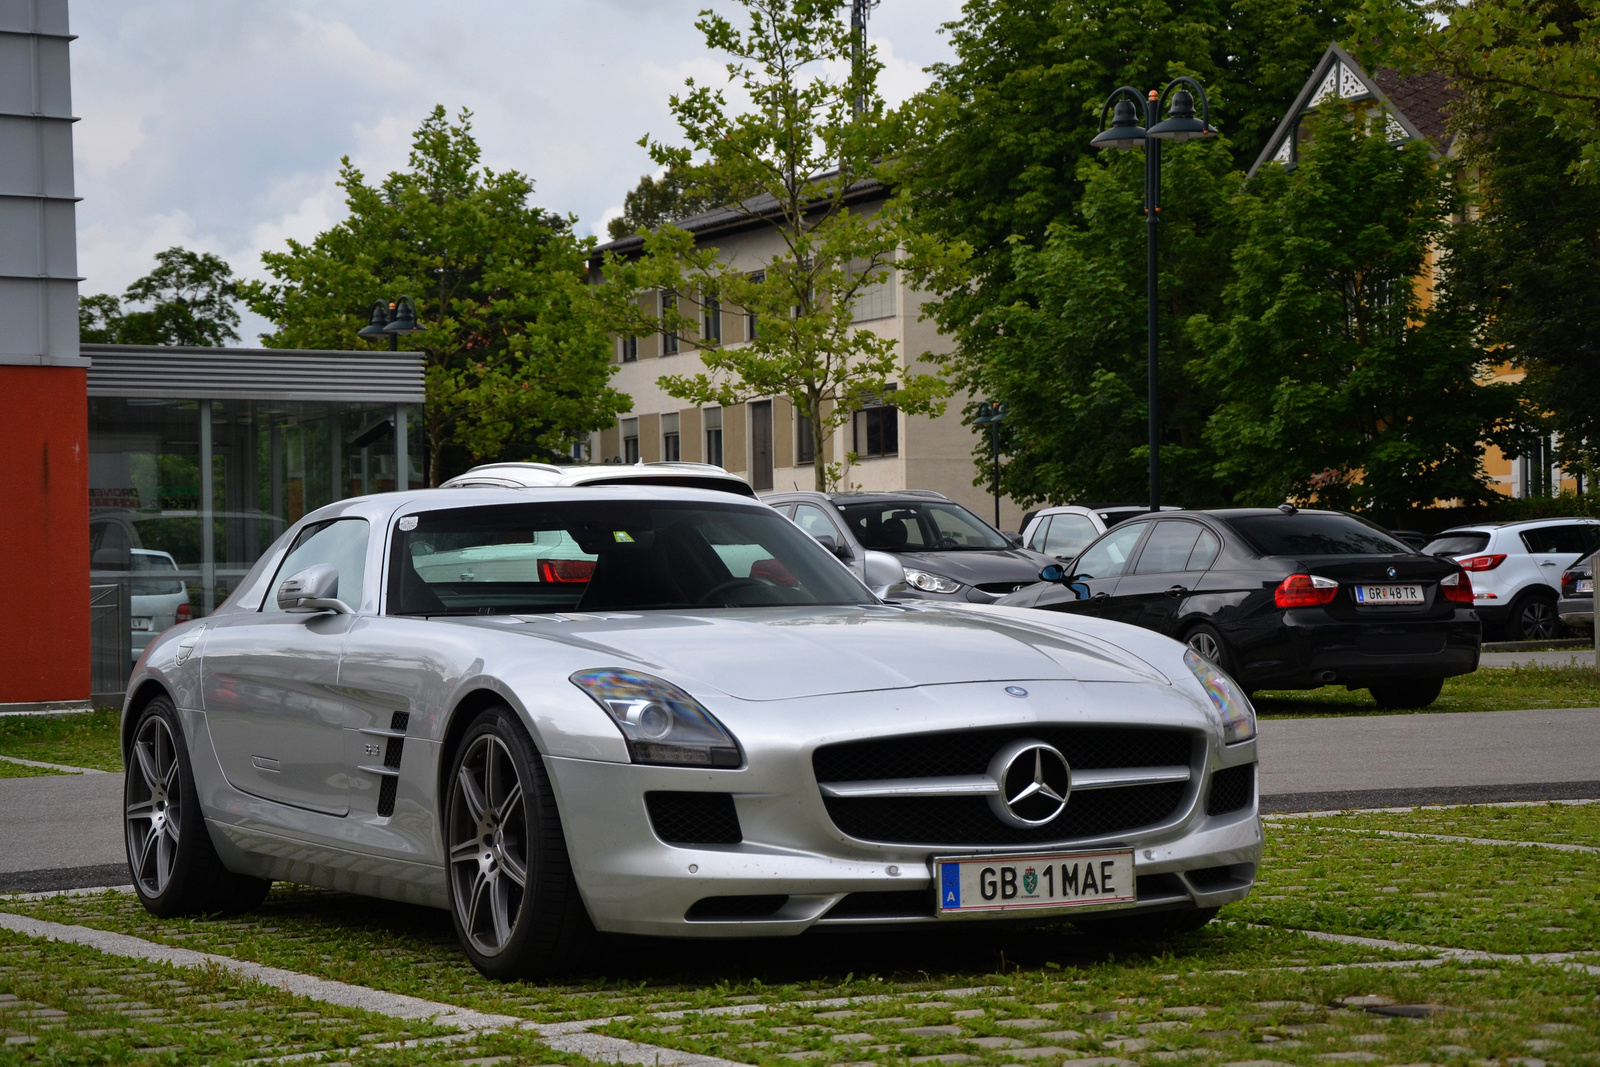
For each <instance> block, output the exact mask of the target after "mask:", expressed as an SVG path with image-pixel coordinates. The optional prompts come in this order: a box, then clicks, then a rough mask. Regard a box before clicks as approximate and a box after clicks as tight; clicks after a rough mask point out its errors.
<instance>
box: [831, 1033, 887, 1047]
mask: <svg viewBox="0 0 1600 1067" xmlns="http://www.w3.org/2000/svg"><path fill="white" fill-rule="evenodd" d="M833 1039H834V1040H835V1041H843V1042H845V1043H847V1044H851V1045H859V1044H862V1043H863V1042H867V1041H876V1040H878V1035H877V1034H834V1035H833Z"/></svg>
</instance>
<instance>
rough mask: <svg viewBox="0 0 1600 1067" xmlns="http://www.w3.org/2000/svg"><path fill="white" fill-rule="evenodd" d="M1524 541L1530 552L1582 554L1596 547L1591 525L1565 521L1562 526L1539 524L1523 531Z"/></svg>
mask: <svg viewBox="0 0 1600 1067" xmlns="http://www.w3.org/2000/svg"><path fill="white" fill-rule="evenodd" d="M1522 543H1523V544H1524V545H1526V546H1527V549H1528V551H1529V552H1535V553H1540V554H1545V553H1553V554H1557V555H1559V554H1563V553H1565V554H1567V555H1573V554H1581V553H1584V552H1588V551H1590V550H1591V549H1593V548H1594V544H1593V539H1592V537H1591V534H1590V527H1588V526H1585V525H1583V524H1581V523H1573V522H1569V523H1563V524H1562V525H1560V526H1537V527H1535V528H1533V529H1532V530H1523V531H1522Z"/></svg>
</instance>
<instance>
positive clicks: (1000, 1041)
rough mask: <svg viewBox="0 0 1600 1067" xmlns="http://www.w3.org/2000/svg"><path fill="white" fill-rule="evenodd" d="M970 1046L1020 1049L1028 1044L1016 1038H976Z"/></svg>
mask: <svg viewBox="0 0 1600 1067" xmlns="http://www.w3.org/2000/svg"><path fill="white" fill-rule="evenodd" d="M968 1044H972V1045H977V1046H978V1047H979V1048H1019V1047H1021V1046H1022V1045H1026V1044H1027V1042H1026V1041H1021V1040H1018V1039H1017V1038H1014V1037H975V1038H972V1039H971V1040H970V1041H969V1042H968Z"/></svg>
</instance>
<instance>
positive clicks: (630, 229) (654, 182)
mask: <svg viewBox="0 0 1600 1067" xmlns="http://www.w3.org/2000/svg"><path fill="white" fill-rule="evenodd" d="M725 199H726V198H725V197H719V196H712V195H708V194H705V193H702V192H690V191H689V188H688V178H687V177H686V175H685V173H684V169H683V168H682V167H678V166H669V167H667V169H666V170H664V171H662V173H661V177H659V178H653V177H651V176H650V175H648V174H646V175H644V176H643V177H641V178H640V179H639V184H638V185H636V186H634V187H633V189H632V190H630V191H629V193H628V195H627V196H625V197H623V200H622V214H621V215H620V216H618V217H617V218H614V219H612V220H611V221H610V222H608V223H606V232H607V233H608V234H610V235H611V239H612V240H613V241H620V240H621V239H622V238H624V237H632V236H633V235H634V234H636V233H639V232H640V231H641V230H643V231H649V230H653V229H655V228H656V227H657V226H660V225H661V224H662V223H664V222H680V221H682V220H683V219H686V218H688V217H689V216H690V215H698V214H700V213H701V212H702V211H710V210H711V209H712V208H714V207H719V206H721V205H722V204H723V203H724V201H725Z"/></svg>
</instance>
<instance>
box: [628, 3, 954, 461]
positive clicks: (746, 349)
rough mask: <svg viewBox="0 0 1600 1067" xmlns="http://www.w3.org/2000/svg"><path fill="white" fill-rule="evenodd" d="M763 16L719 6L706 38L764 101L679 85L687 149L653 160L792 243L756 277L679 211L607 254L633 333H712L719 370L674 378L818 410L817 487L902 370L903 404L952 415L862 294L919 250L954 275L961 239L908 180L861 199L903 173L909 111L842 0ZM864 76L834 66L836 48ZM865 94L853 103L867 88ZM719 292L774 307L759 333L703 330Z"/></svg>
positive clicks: (692, 188)
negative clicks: (861, 42) (936, 231)
mask: <svg viewBox="0 0 1600 1067" xmlns="http://www.w3.org/2000/svg"><path fill="white" fill-rule="evenodd" d="M740 5H741V6H742V7H743V9H744V13H745V16H746V19H747V24H746V26H745V28H742V29H741V28H738V27H736V26H735V25H734V24H733V23H732V22H730V21H729V20H728V19H726V18H724V17H722V16H721V15H718V14H715V13H714V12H710V11H707V12H703V13H702V14H701V17H700V19H699V20H698V21H697V22H696V23H695V25H696V27H697V28H698V29H699V30H700V31H701V33H702V34H703V35H704V37H705V41H706V45H707V46H708V47H709V48H711V49H713V50H714V51H718V52H721V53H723V54H725V55H726V56H727V57H728V60H729V61H728V64H727V72H728V78H729V81H730V82H731V83H734V84H737V85H738V86H739V87H740V88H742V90H743V91H744V93H745V94H746V95H748V97H749V99H750V100H751V102H752V107H751V110H749V111H747V112H744V113H742V114H734V113H732V112H731V111H730V108H729V106H728V103H727V101H726V99H725V97H724V95H723V93H722V91H721V90H719V89H712V88H709V87H705V86H697V85H695V84H694V82H693V81H692V80H691V81H690V82H689V83H688V85H687V90H688V91H687V92H685V93H683V94H681V95H675V96H673V97H672V99H671V109H672V113H673V116H674V118H676V119H677V122H678V125H679V127H680V129H681V131H682V135H683V140H684V141H685V142H686V145H685V146H684V147H673V146H670V145H668V144H666V143H665V142H663V141H661V140H659V139H652V138H647V139H646V143H647V144H648V147H649V149H650V155H651V158H652V159H654V160H655V162H656V163H657V164H659V165H661V166H664V167H667V168H668V169H669V172H670V171H671V170H672V169H673V168H677V170H678V171H679V173H681V174H683V175H684V181H685V185H684V188H685V193H686V195H688V196H714V197H716V198H717V199H719V200H720V201H723V202H726V203H728V204H730V205H731V206H733V207H734V209H735V210H737V211H741V212H743V213H744V214H745V216H746V217H747V218H749V219H750V220H751V221H752V222H754V223H756V224H758V225H760V226H762V227H765V228H766V229H767V231H768V232H770V233H772V234H773V235H775V236H776V237H777V238H778V241H779V251H778V252H777V253H776V254H775V255H774V256H772V257H771V258H770V259H769V260H768V261H767V262H766V263H765V264H764V271H762V272H761V273H758V274H755V275H752V274H751V273H748V271H749V268H748V266H738V267H736V266H734V265H732V264H729V263H727V262H723V261H722V260H721V259H720V257H719V255H718V252H717V250H716V249H715V248H710V247H696V245H695V242H694V240H693V238H692V237H691V236H690V235H689V234H687V233H685V232H684V231H683V230H680V229H678V228H677V227H675V226H672V225H670V224H668V225H664V226H662V227H660V228H658V229H657V230H656V231H655V232H653V233H652V234H650V235H649V237H647V238H646V241H645V249H644V254H643V256H642V257H640V258H639V259H637V260H634V261H631V262H622V261H619V260H618V259H616V257H611V258H610V259H608V261H607V264H606V275H607V278H608V282H609V284H607V285H604V286H601V287H600V288H601V289H602V290H605V291H607V292H608V294H609V299H610V301H611V306H612V307H613V309H614V315H615V319H614V321H616V322H617V323H618V325H619V328H620V330H621V332H624V333H628V334H632V335H635V336H642V335H643V334H646V333H649V332H653V331H654V330H656V329H660V328H665V329H674V328H675V329H676V330H677V331H678V332H679V333H680V335H681V336H682V337H683V338H684V341H685V342H686V343H687V344H689V345H691V346H693V347H695V348H697V349H698V351H699V354H700V358H701V361H702V363H703V365H704V367H705V369H704V370H703V371H702V372H700V373H696V374H683V375H667V376H665V377H663V378H662V379H661V385H662V387H663V388H664V389H665V390H666V391H667V392H668V393H670V394H671V395H673V396H676V397H679V398H681V399H684V400H688V401H690V402H691V403H695V404H723V405H731V404H737V403H742V402H744V401H745V400H748V399H751V398H754V397H763V396H782V397H787V398H788V399H789V400H790V401H791V402H792V403H793V404H794V408H795V411H796V413H797V414H799V415H800V416H802V417H805V418H808V419H809V420H810V423H811V430H812V440H813V447H814V451H815V454H816V456H817V462H816V486H817V488H818V489H823V488H826V487H827V485H828V484H829V482H830V479H831V478H834V477H837V473H838V472H837V468H833V467H830V465H829V464H827V463H826V461H825V456H826V455H827V453H826V451H825V448H824V445H825V442H826V440H827V439H828V437H829V436H830V435H831V434H832V432H833V431H834V430H836V429H838V428H839V427H842V426H845V425H848V424H849V422H850V420H851V418H852V417H853V415H854V414H855V412H857V411H859V410H861V409H862V408H864V407H866V406H868V405H869V404H870V403H872V401H873V398H874V397H879V396H882V395H884V394H885V393H887V392H888V390H889V389H890V387H891V385H893V386H895V387H896V388H895V393H894V397H895V403H896V404H897V405H898V406H899V408H900V410H902V411H904V412H907V413H909V414H927V415H937V414H940V413H942V411H943V408H944V398H945V397H946V396H947V395H948V388H947V386H946V384H945V383H944V381H943V380H942V379H940V378H939V377H937V376H936V375H933V374H928V373H923V372H919V371H917V370H915V369H913V366H912V365H911V364H910V363H908V362H907V361H906V360H905V359H904V358H903V357H902V354H901V353H900V352H899V351H898V350H897V349H898V346H897V343H896V341H895V340H894V339H893V338H890V337H885V336H883V335H882V334H879V333H877V332H875V331H874V330H872V329H870V328H867V327H864V326H858V325H857V324H856V323H855V321H854V319H855V315H854V309H855V301H856V298H857V297H858V296H859V295H860V294H861V293H862V291H863V290H865V289H866V288H868V287H869V286H873V285H877V284H881V283H884V282H886V281H888V280H889V279H890V277H891V273H892V271H893V270H894V269H895V268H896V266H897V265H900V264H901V257H902V256H904V257H906V258H907V259H908V260H909V261H912V262H916V263H918V264H923V265H925V268H924V269H929V270H933V269H937V270H940V271H943V272H945V273H954V272H955V270H956V266H957V264H958V263H959V261H960V260H961V259H962V258H963V256H964V249H963V248H962V247H961V246H960V245H959V243H954V244H952V243H947V242H942V241H938V240H934V239H930V238H927V237H925V236H923V235H921V234H919V233H917V232H915V231H913V230H912V229H911V228H910V226H909V225H908V222H907V213H908V204H907V201H906V200H905V198H904V197H903V196H902V195H899V194H896V195H893V196H891V197H890V198H889V199H888V200H887V201H886V202H883V203H882V204H881V206H879V207H878V208H877V209H876V210H873V211H859V210H856V209H855V208H854V207H852V206H851V204H850V199H851V197H850V193H851V191H852V189H856V190H859V189H860V188H861V187H862V186H861V184H860V183H878V184H883V185H886V186H889V187H891V188H894V187H896V182H897V179H898V172H897V170H896V167H895V165H894V164H893V163H891V162H889V161H892V160H894V159H895V158H896V156H897V152H898V150H899V147H900V143H899V141H898V140H897V135H898V129H899V128H898V126H897V124H896V123H895V122H893V121H890V120H889V118H888V117H887V116H886V114H885V110H884V105H883V101H882V99H881V98H880V97H879V95H878V92H877V75H878V72H879V70H880V68H881V64H880V63H879V62H878V59H877V57H876V52H875V51H874V50H873V49H871V48H868V49H866V50H865V52H864V54H863V55H862V57H861V58H860V60H859V62H852V59H851V55H852V46H853V44H854V43H855V42H854V38H853V36H852V34H851V31H850V29H849V27H848V26H847V25H845V24H844V22H842V21H841V20H840V18H839V6H838V4H837V3H836V2H834V0H740ZM830 63H832V64H839V65H842V66H843V67H844V69H845V70H846V71H847V72H848V73H847V75H846V76H844V77H840V78H837V79H835V78H831V77H830V76H829V74H828V71H827V70H826V67H827V65H828V64H830ZM858 97H859V98H860V99H861V100H862V102H863V106H862V109H861V111H860V114H859V115H855V116H852V105H853V103H854V102H855V101H856V99H857V98H858ZM656 288H662V289H670V290H674V291H676V292H678V293H679V294H680V298H679V301H678V308H677V310H676V312H673V313H670V314H669V315H668V316H667V320H668V321H666V322H662V321H660V320H658V319H656V318H654V317H653V316H650V317H647V316H645V315H643V314H642V313H641V312H640V310H639V308H638V304H637V302H636V301H635V300H634V299H633V295H634V294H635V293H637V292H640V291H643V290H646V289H656ZM708 297H714V298H715V299H717V300H718V301H719V302H720V303H721V304H722V305H723V306H729V307H739V308H742V309H745V310H746V311H748V312H750V313H753V314H754V315H755V316H756V318H757V321H758V322H759V323H760V329H759V331H758V332H757V335H756V337H755V338H754V339H753V340H751V341H749V342H748V343H743V344H739V345H730V346H727V347H724V346H722V345H720V344H717V343H715V342H714V341H711V340H704V341H702V340H701V339H700V337H699V318H700V312H701V310H702V309H703V306H704V303H705V301H706V299H707V298H708Z"/></svg>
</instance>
